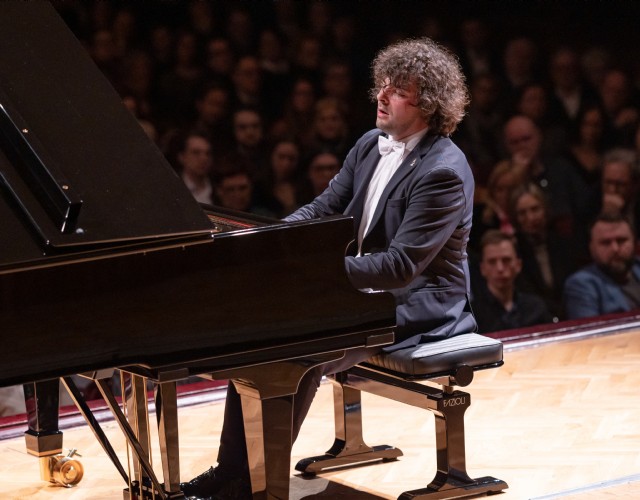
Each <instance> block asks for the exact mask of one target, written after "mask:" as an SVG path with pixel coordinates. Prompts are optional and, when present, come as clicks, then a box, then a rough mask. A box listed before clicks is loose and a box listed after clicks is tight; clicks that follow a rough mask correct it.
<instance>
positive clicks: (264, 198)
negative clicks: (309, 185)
mask: <svg viewBox="0 0 640 500" xmlns="http://www.w3.org/2000/svg"><path fill="white" fill-rule="evenodd" d="M299 164H300V150H299V148H298V145H297V144H296V142H294V141H292V140H289V139H282V140H279V141H277V142H276V143H275V144H274V145H273V147H272V149H271V154H270V155H269V170H268V172H267V175H266V177H265V178H264V179H261V180H259V181H258V182H257V186H256V200H257V202H258V203H259V204H260V205H261V206H264V207H265V208H267V209H268V210H270V211H271V212H273V213H274V214H275V215H276V216H277V217H280V218H282V217H285V216H287V215H289V214H290V213H292V212H293V211H295V210H296V209H297V208H298V207H299V206H300V203H299V201H298V177H299V174H300V172H299Z"/></svg>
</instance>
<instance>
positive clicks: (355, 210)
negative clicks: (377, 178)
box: [344, 136, 380, 231]
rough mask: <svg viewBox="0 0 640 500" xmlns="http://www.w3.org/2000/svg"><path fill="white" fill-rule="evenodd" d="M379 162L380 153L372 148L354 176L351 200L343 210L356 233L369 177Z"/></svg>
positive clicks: (375, 148) (369, 180)
mask: <svg viewBox="0 0 640 500" xmlns="http://www.w3.org/2000/svg"><path fill="white" fill-rule="evenodd" d="M377 137H378V136H376V144H377V140H378V138H377ZM379 161H380V153H379V152H378V148H377V147H372V148H371V149H370V150H369V153H368V154H367V156H366V158H365V159H364V160H363V161H362V163H361V164H360V167H359V168H358V171H357V172H355V174H354V180H353V191H354V194H353V199H352V200H351V203H349V205H348V206H347V208H346V209H345V211H344V214H345V215H350V216H352V217H353V219H354V227H355V228H356V231H357V228H359V227H360V221H361V220H362V211H363V210H364V200H365V198H366V195H367V188H368V187H369V182H371V177H372V176H373V172H374V171H375V169H376V167H377V166H378V162H379Z"/></svg>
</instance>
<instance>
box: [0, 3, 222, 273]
mask: <svg viewBox="0 0 640 500" xmlns="http://www.w3.org/2000/svg"><path fill="white" fill-rule="evenodd" d="M0 47H2V50H0V241H2V246H4V250H3V251H0V264H2V263H3V260H6V259H11V258H12V257H11V251H10V249H7V245H9V244H10V243H11V241H12V240H14V239H15V238H16V237H17V238H18V239H21V238H22V240H25V239H26V237H25V236H24V235H22V233H28V234H29V235H30V236H29V238H30V239H31V240H32V241H36V242H37V243H32V245H33V246H34V247H38V251H39V252H40V254H42V252H45V253H47V252H51V251H54V252H57V253H59V252H60V251H62V252H65V251H69V250H74V249H81V248H86V247H87V246H95V245H104V244H107V243H112V242H122V241H138V240H145V239H153V238H164V237H174V236H182V235H191V234H207V233H210V232H211V230H212V224H211V222H210V221H209V220H208V218H207V217H206V215H205V213H204V212H203V211H202V209H201V208H200V206H199V204H198V203H197V202H196V201H195V200H194V199H193V197H192V196H191V194H190V193H189V191H188V190H187V188H186V187H185V185H184V183H183V182H182V181H181V179H180V178H179V177H178V176H177V175H176V174H175V172H174V171H173V169H172V168H171V166H170V165H169V164H168V162H167V161H166V160H165V158H164V156H163V155H162V153H161V152H160V151H159V150H158V148H157V147H156V146H155V145H154V144H153V142H152V141H151V140H149V139H148V137H147V136H146V134H145V133H144V131H143V130H142V128H141V127H140V125H139V124H138V123H137V121H136V119H135V118H134V117H133V116H132V114H131V113H130V112H129V111H128V110H127V109H126V108H125V107H124V105H123V104H122V101H121V99H120V97H119V96H118V94H117V93H116V91H115V90H114V89H113V88H112V87H111V85H110V83H109V82H108V81H107V80H106V78H105V77H104V76H103V75H102V73H101V72H100V71H99V69H98V68H97V67H96V66H95V64H94V63H93V61H92V60H91V58H90V57H89V55H88V54H87V51H86V50H85V48H84V47H83V46H82V45H81V44H80V42H79V41H78V40H77V39H76V38H75V36H74V35H73V34H72V33H71V31H70V30H69V29H68V28H67V26H66V25H65V23H64V22H63V20H62V19H61V18H60V16H59V15H58V13H57V12H56V11H55V9H54V8H53V7H52V6H51V5H50V4H49V3H48V2H23V1H8V2H0ZM16 218H19V219H20V223H19V224H18V222H17V221H16V220H14V219H16ZM19 226H21V227H22V229H19ZM9 231H11V232H9ZM16 231H17V232H16ZM16 235H18V236H16ZM33 235H35V237H36V238H35V240H34V239H33ZM38 240H40V241H38ZM18 246H19V247H20V248H19V250H18V249H16V252H15V254H18V253H20V254H21V255H22V254H23V250H24V247H25V244H24V241H21V242H20V244H18Z"/></svg>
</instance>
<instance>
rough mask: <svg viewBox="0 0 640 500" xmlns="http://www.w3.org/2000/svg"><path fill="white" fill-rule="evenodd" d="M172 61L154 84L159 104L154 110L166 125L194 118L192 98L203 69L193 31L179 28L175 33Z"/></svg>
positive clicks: (199, 82)
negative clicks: (155, 84) (170, 65)
mask: <svg viewBox="0 0 640 500" xmlns="http://www.w3.org/2000/svg"><path fill="white" fill-rule="evenodd" d="M174 61H175V62H174V65H173V67H172V68H171V70H170V71H169V72H167V73H165V74H164V75H162V76H161V77H160V81H159V82H158V84H157V85H158V86H157V98H158V101H159V102H160V103H162V104H161V105H159V106H158V109H157V110H156V111H157V112H158V115H159V116H160V117H161V119H162V120H163V121H164V122H167V126H166V128H171V126H172V125H173V126H178V127H184V126H186V125H187V124H188V123H190V122H192V121H193V120H194V119H195V107H194V102H195V97H196V93H197V90H198V88H199V86H200V84H201V77H202V76H203V74H204V70H203V68H202V65H201V64H200V61H199V59H198V45H197V39H196V36H195V35H194V34H193V33H191V32H189V31H182V32H180V33H179V34H178V35H177V37H176V46H175V57H174Z"/></svg>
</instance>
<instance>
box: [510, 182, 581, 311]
mask: <svg viewBox="0 0 640 500" xmlns="http://www.w3.org/2000/svg"><path fill="white" fill-rule="evenodd" d="M510 211H511V218H512V220H513V221H514V223H515V226H516V238H517V244H518V255H519V256H520V258H521V259H522V272H521V274H520V282H519V285H520V286H521V289H522V290H523V291H525V292H529V293H534V294H535V295H538V296H539V297H541V298H542V299H544V301H545V302H546V304H547V307H548V308H549V310H550V311H551V313H552V314H553V315H554V317H557V318H562V317H563V311H562V309H561V299H562V287H563V286H564V282H565V280H566V278H567V276H569V275H570V274H571V273H572V272H573V271H574V270H575V269H576V268H577V266H578V265H579V262H580V260H579V257H578V254H577V251H575V250H574V244H573V239H572V238H568V237H565V236H563V235H561V234H558V232H557V231H556V230H555V229H554V228H553V226H551V225H549V220H548V208H547V200H546V199H545V195H544V192H543V191H542V189H540V187H539V186H538V185H536V184H534V183H527V184H523V185H520V186H518V187H516V188H515V189H514V191H513V193H512V195H511V200H510Z"/></svg>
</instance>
